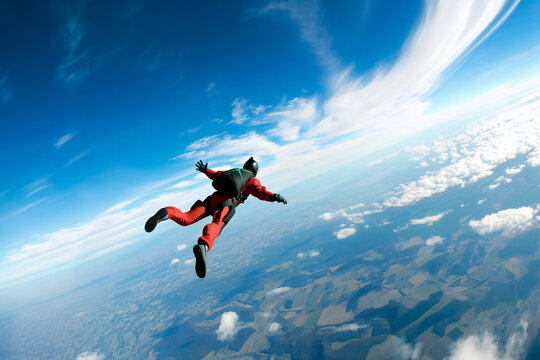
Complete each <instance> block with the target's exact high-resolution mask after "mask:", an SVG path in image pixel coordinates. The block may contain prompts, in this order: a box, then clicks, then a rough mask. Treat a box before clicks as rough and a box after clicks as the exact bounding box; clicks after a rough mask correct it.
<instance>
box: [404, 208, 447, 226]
mask: <svg viewBox="0 0 540 360" xmlns="http://www.w3.org/2000/svg"><path fill="white" fill-rule="evenodd" d="M446 214H448V211H443V212H441V213H438V214H435V215H430V216H426V217H425V218H422V219H411V225H433V223H434V222H437V221H439V220H441V219H442V217H443V216H444V215H446Z"/></svg>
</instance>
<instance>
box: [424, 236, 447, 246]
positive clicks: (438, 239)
mask: <svg viewBox="0 0 540 360" xmlns="http://www.w3.org/2000/svg"><path fill="white" fill-rule="evenodd" d="M443 241H444V238H443V237H442V236H439V235H433V236H430V237H429V239H427V240H426V245H428V246H433V245H436V244H440V243H442V242H443Z"/></svg>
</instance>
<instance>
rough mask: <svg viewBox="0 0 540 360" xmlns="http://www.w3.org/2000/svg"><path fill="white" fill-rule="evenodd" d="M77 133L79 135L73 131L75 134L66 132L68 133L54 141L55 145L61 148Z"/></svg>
mask: <svg viewBox="0 0 540 360" xmlns="http://www.w3.org/2000/svg"><path fill="white" fill-rule="evenodd" d="M75 135H77V133H73V134H71V133H69V134H66V135H64V136H62V137H61V138H60V139H58V140H57V141H56V142H55V143H54V147H55V148H56V149H60V148H61V147H62V145H64V144H65V143H67V142H68V141H69V140H71V138H72V137H74V136H75Z"/></svg>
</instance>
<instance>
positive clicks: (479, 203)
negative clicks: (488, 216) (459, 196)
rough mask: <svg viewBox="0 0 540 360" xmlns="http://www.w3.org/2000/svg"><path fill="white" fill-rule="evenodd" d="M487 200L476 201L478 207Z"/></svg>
mask: <svg viewBox="0 0 540 360" xmlns="http://www.w3.org/2000/svg"><path fill="white" fill-rule="evenodd" d="M486 200H487V199H480V200H478V205H482V204H483V203H484V202H485V201H486Z"/></svg>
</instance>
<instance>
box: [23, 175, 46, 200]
mask: <svg viewBox="0 0 540 360" xmlns="http://www.w3.org/2000/svg"><path fill="white" fill-rule="evenodd" d="M50 186H51V184H49V183H48V181H47V177H44V178H42V179H39V180H36V181H34V182H33V183H31V184H28V185H27V186H26V188H25V190H26V197H27V198H28V197H30V196H33V195H35V194H37V193H38V192H40V191H42V190H45V189H46V188H48V187H50Z"/></svg>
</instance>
